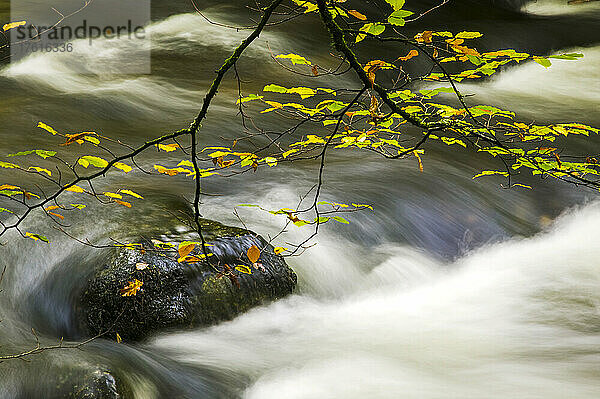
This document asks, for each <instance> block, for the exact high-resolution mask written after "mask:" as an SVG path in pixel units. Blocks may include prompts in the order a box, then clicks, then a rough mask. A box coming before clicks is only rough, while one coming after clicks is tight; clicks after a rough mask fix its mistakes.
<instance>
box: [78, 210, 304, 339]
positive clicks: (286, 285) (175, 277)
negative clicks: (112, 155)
mask: <svg viewBox="0 0 600 399" xmlns="http://www.w3.org/2000/svg"><path fill="white" fill-rule="evenodd" d="M201 223H202V227H203V232H204V234H203V235H204V236H205V238H206V240H207V242H208V243H209V244H210V247H208V248H209V249H210V252H211V253H212V254H213V255H212V256H209V258H208V260H206V259H203V260H202V261H201V262H196V263H186V262H181V263H180V262H178V257H179V255H178V254H177V253H176V249H177V246H178V245H179V243H181V242H184V241H198V237H197V236H195V233H194V232H192V231H190V230H183V229H179V231H173V232H171V233H169V234H165V235H162V236H160V237H157V239H158V240H159V241H160V242H161V243H165V244H167V246H168V245H169V244H171V245H174V247H173V249H174V250H172V251H161V250H158V249H159V248H158V247H157V241H156V240H154V241H152V240H147V239H142V240H138V242H140V243H142V244H143V245H144V248H145V249H146V250H145V251H140V250H138V249H131V248H117V249H114V250H113V252H112V254H111V255H110V256H109V258H108V259H107V261H106V262H105V263H104V264H103V265H102V267H100V268H99V269H98V270H97V272H95V274H94V275H93V276H92V278H91V279H90V280H89V281H88V282H87V285H86V286H85V287H84V289H83V290H82V293H81V296H80V300H79V306H78V308H79V310H78V313H79V319H80V322H81V324H82V328H83V329H84V330H85V331H87V333H88V334H89V335H95V334H98V333H102V332H106V331H109V330H112V331H114V332H115V333H118V334H119V335H120V336H121V337H122V338H123V339H127V340H141V339H143V338H145V337H147V336H148V335H150V334H152V333H154V332H161V331H166V330H169V329H175V328H178V329H181V328H188V327H197V326H208V325H211V324H216V323H218V322H220V321H224V320H229V319H232V318H233V317H235V316H237V315H239V314H240V313H242V312H244V311H246V310H248V309H250V308H252V307H254V306H258V305H261V304H264V303H267V302H269V301H273V300H276V299H279V298H282V297H284V296H286V295H289V294H291V293H292V291H293V289H294V287H295V285H296V275H295V273H294V272H293V271H292V269H290V268H289V267H288V265H287V264H286V263H285V261H284V259H283V257H281V256H280V255H277V254H275V252H274V248H273V247H272V246H271V245H270V244H269V243H267V242H266V241H265V240H264V239H263V238H262V237H261V236H259V235H257V234H255V233H253V232H251V231H248V230H244V229H240V228H235V227H228V226H224V225H222V224H220V223H216V222H213V221H209V220H202V221H201ZM253 245H255V246H256V247H258V248H259V249H260V259H259V260H258V261H257V262H256V264H253V263H252V262H251V261H250V260H249V259H248V255H247V251H248V249H249V248H250V247H252V246H253ZM158 246H159V247H161V248H164V247H165V245H164V244H158ZM201 255H202V249H201V246H200V245H196V247H195V248H194V250H193V252H192V253H191V254H190V256H196V257H201ZM236 267H237V269H236ZM135 280H138V281H140V282H142V283H143V285H142V286H141V288H140V290H139V291H137V293H136V295H132V296H123V295H122V292H121V290H122V289H123V288H124V287H125V286H127V285H128V284H129V282H132V281H135Z"/></svg>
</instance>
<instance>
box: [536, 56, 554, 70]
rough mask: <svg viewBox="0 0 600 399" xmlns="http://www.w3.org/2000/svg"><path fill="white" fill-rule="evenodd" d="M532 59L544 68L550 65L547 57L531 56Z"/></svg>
mask: <svg viewBox="0 0 600 399" xmlns="http://www.w3.org/2000/svg"><path fill="white" fill-rule="evenodd" d="M533 60H534V61H535V62H537V63H538V64H540V65H541V66H543V67H545V68H549V67H550V66H551V65H552V63H551V62H550V60H549V59H548V58H544V57H533Z"/></svg>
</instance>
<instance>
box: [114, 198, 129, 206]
mask: <svg viewBox="0 0 600 399" xmlns="http://www.w3.org/2000/svg"><path fill="white" fill-rule="evenodd" d="M115 202H116V203H117V204H119V205H123V206H126V207H127V208H131V204H130V203H129V202H126V201H120V200H115Z"/></svg>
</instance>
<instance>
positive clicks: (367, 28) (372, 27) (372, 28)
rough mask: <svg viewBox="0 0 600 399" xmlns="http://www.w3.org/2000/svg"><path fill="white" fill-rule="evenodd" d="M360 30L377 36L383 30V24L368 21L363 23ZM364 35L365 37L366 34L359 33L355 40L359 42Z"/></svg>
mask: <svg viewBox="0 0 600 399" xmlns="http://www.w3.org/2000/svg"><path fill="white" fill-rule="evenodd" d="M359 30H360V31H361V32H366V33H370V34H372V35H375V36H378V35H381V34H382V33H383V32H384V31H385V25H383V24H379V23H377V24H374V23H369V24H364V25H363V26H362V27H361V28H360V29H359ZM365 37H367V35H364V34H360V35H358V36H357V37H356V42H357V43H358V42H360V41H361V40H363V39H364V38H365Z"/></svg>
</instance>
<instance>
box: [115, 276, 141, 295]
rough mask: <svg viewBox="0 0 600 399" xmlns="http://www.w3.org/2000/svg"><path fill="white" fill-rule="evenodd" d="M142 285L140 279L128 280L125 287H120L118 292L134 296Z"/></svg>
mask: <svg viewBox="0 0 600 399" xmlns="http://www.w3.org/2000/svg"><path fill="white" fill-rule="evenodd" d="M142 285H144V283H143V282H142V281H140V280H138V279H135V280H134V281H130V282H129V284H128V285H126V286H125V287H123V288H121V289H120V290H119V293H120V294H121V296H136V295H137V293H138V291H139V290H140V289H141V288H142Z"/></svg>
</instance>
